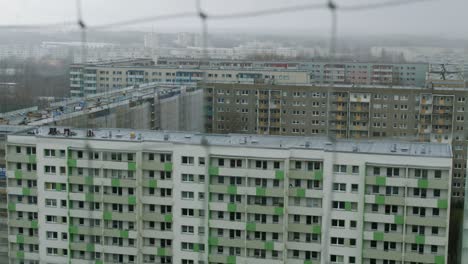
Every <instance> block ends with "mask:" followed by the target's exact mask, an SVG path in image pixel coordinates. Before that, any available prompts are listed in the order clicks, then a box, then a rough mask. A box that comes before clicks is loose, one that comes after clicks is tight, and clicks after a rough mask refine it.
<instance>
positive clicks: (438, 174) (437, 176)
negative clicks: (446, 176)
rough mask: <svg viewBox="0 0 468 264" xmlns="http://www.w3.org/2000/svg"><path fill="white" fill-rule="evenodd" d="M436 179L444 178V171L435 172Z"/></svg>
mask: <svg viewBox="0 0 468 264" xmlns="http://www.w3.org/2000/svg"><path fill="white" fill-rule="evenodd" d="M434 178H436V179H440V178H442V171H441V170H435V171H434Z"/></svg>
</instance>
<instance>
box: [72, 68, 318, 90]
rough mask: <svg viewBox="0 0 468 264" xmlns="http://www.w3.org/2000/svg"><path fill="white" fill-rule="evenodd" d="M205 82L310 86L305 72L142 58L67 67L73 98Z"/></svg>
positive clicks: (308, 76)
mask: <svg viewBox="0 0 468 264" xmlns="http://www.w3.org/2000/svg"><path fill="white" fill-rule="evenodd" d="M204 80H206V81H210V82H222V83H252V84H253V83H274V84H278V85H285V84H290V85H293V84H303V85H305V84H309V83H310V75H309V73H308V71H307V70H297V69H294V70H290V69H264V68H258V69H252V68H245V69H243V68H239V69H225V68H223V67H202V68H195V67H191V68H183V67H180V66H161V65H151V62H149V60H144V59H142V60H137V61H130V62H129V61H122V62H118V63H114V62H109V63H102V64H86V65H81V64H74V65H71V66H70V90H71V95H72V96H74V97H82V96H86V95H90V94H96V93H102V92H106V91H110V90H112V89H119V88H123V87H128V86H132V85H140V84H144V83H150V82H162V83H178V84H193V83H197V82H200V81H204Z"/></svg>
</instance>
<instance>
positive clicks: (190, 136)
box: [184, 134, 192, 138]
mask: <svg viewBox="0 0 468 264" xmlns="http://www.w3.org/2000/svg"><path fill="white" fill-rule="evenodd" d="M184 138H192V135H189V134H187V135H185V136H184Z"/></svg>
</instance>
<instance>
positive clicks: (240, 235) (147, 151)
mask: <svg viewBox="0 0 468 264" xmlns="http://www.w3.org/2000/svg"><path fill="white" fill-rule="evenodd" d="M57 132H59V133H57ZM6 154H7V169H8V170H7V177H8V210H9V222H8V224H9V250H10V263H183V264H187V263H198V264H200V263H260V264H262V263H269V264H276V263H278V264H279V263H288V264H290V263H292V264H295V263H301V264H302V263H322V264H325V263H341V264H353V263H365V264H384V263H395V264H412V263H435V264H443V263H447V260H446V258H447V245H448V228H449V218H448V217H449V215H450V212H449V211H450V199H449V198H450V191H451V184H450V183H451V177H450V175H451V169H452V160H451V156H452V151H451V147H450V145H448V144H433V143H418V142H413V143H408V142H398V141H359V142H351V141H344V140H337V141H334V142H328V141H327V140H326V139H325V138H320V137H292V136H290V137H287V136H260V135H239V134H237V135H234V134H231V135H213V134H187V133H183V132H155V131H132V130H112V129H103V130H94V131H90V130H85V129H80V130H73V131H71V130H69V129H62V128H55V129H54V128H47V127H40V128H35V129H32V130H31V131H29V132H28V133H19V134H15V135H9V136H8V145H7V149H6Z"/></svg>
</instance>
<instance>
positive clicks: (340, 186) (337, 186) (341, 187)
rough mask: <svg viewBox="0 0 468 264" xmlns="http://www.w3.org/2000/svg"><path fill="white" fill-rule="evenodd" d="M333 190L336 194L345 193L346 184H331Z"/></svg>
mask: <svg viewBox="0 0 468 264" xmlns="http://www.w3.org/2000/svg"><path fill="white" fill-rule="evenodd" d="M333 190H334V191H338V192H345V191H346V183H333Z"/></svg>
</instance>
